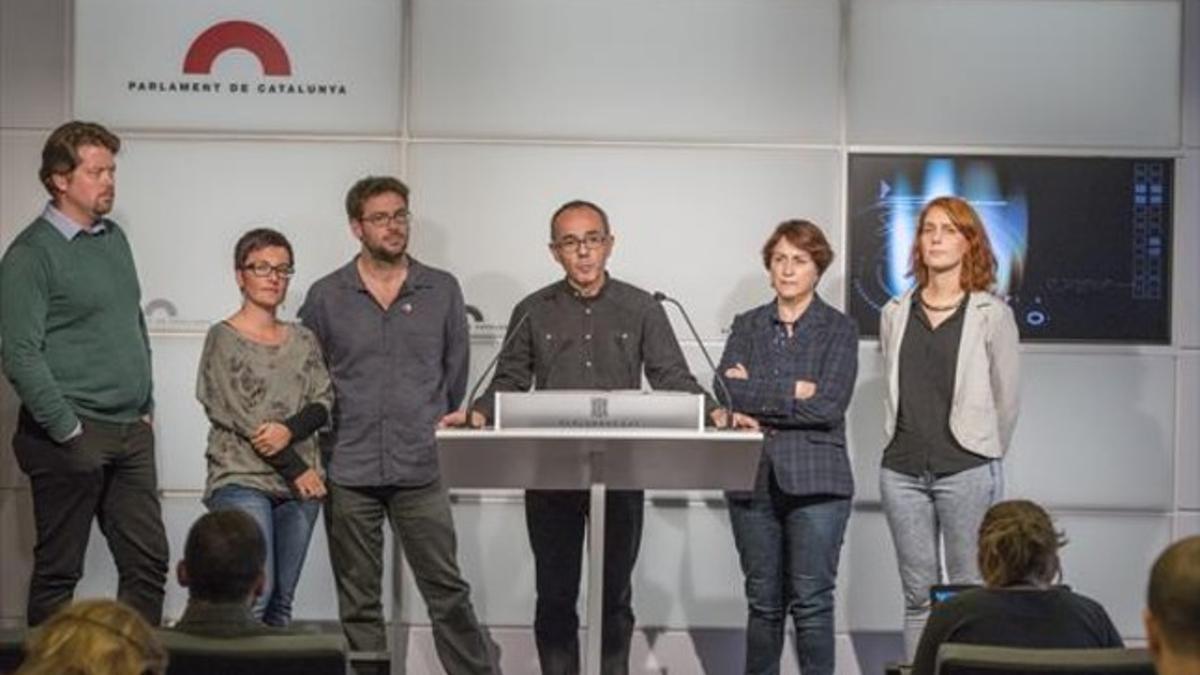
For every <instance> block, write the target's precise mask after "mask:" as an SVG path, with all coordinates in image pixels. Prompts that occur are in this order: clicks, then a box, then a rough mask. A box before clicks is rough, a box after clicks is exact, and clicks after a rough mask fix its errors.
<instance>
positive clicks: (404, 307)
mask: <svg viewBox="0 0 1200 675" xmlns="http://www.w3.org/2000/svg"><path fill="white" fill-rule="evenodd" d="M400 311H401V312H403V313H405V314H412V313H413V306H412V303H411V302H406V303H404V304H403V305H400Z"/></svg>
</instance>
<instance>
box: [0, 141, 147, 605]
mask: <svg viewBox="0 0 1200 675" xmlns="http://www.w3.org/2000/svg"><path fill="white" fill-rule="evenodd" d="M120 146H121V142H120V140H119V139H118V138H117V137H116V136H115V135H113V134H112V133H111V132H109V131H108V130H107V129H105V128H104V127H102V126H100V125H98V124H91V123H87V122H69V123H67V124H64V125H63V126H61V127H59V128H58V129H56V130H55V131H54V132H53V133H52V134H51V135H50V138H49V139H48V140H47V141H46V145H45V147H44V148H43V149H42V167H41V170H40V171H39V177H40V178H41V180H42V183H43V184H44V185H45V186H46V190H47V191H49V193H50V196H51V201H50V203H48V204H47V205H46V208H45V210H44V211H43V212H42V215H41V216H40V217H39V218H37V219H36V220H35V221H34V222H33V223H32V224H31V225H29V227H27V228H25V230H24V231H23V232H21V234H19V235H18V236H17V238H16V239H15V240H14V241H13V243H12V245H11V246H9V248H8V251H6V252H5V254H4V257H3V259H0V361H2V364H3V367H4V373H5V375H6V376H7V377H8V379H9V381H11V382H12V385H13V388H14V389H15V390H16V392H17V396H19V397H20V399H21V403H22V405H21V411H20V417H19V420H18V423H17V431H16V434H14V436H13V451H14V453H15V454H16V456H17V463H18V464H19V465H20V467H21V470H22V471H23V472H25V474H26V475H28V476H29V482H30V486H31V488H32V493H33V513H34V523H35V526H36V529H37V543H36V544H35V545H34V549H33V558H34V562H33V577H32V578H31V579H30V582H29V604H28V611H27V619H28V621H29V625H30V626H34V625H37V624H39V623H41V622H42V621H44V620H45V619H46V618H48V617H49V616H50V615H51V614H52V613H53V612H54V610H55V609H57V608H58V607H60V606H61V605H64V604H66V603H68V602H70V600H71V597H72V595H73V594H74V592H75V585H76V583H77V582H78V581H79V578H80V576H81V575H82V574H83V560H84V553H85V552H86V550H87V541H88V535H89V534H90V532H91V526H92V518H93V517H95V518H98V519H99V523H100V530H101V531H102V532H103V533H104V535H105V537H106V538H107V539H108V547H109V550H111V551H112V554H113V559H114V560H115V562H116V566H117V574H118V579H119V581H118V588H117V597H118V599H120V600H121V601H123V602H125V603H127V604H129V605H130V606H132V607H133V608H135V609H136V610H138V612H140V613H141V614H142V615H143V616H144V617H145V618H146V620H147V621H149V622H150V623H151V624H152V625H158V624H159V623H160V621H161V620H162V605H163V587H164V584H165V583H166V574H167V562H168V552H167V538H166V533H165V532H164V529H163V522H162V512H161V508H160V505H159V499H158V492H157V484H158V480H157V477H156V474H155V463H154V432H153V430H152V429H151V427H150V414H151V408H152V406H153V399H152V397H151V379H150V343H149V338H148V336H147V334H146V323H145V318H144V317H143V315H142V310H141V306H140V304H139V303H140V301H141V289H140V288H139V286H138V279H137V271H136V270H135V269H134V265H133V254H132V252H131V251H130V249H129V242H128V241H127V240H126V239H125V233H124V232H123V231H122V230H121V228H120V227H118V226H117V224H116V223H114V222H112V221H111V220H108V219H106V218H104V215H105V214H107V213H108V212H109V211H111V210H112V206H113V198H114V196H115V194H116V193H115V182H114V181H115V172H116V163H115V161H114V159H113V156H114V155H116V153H117V151H118V150H119V149H120Z"/></svg>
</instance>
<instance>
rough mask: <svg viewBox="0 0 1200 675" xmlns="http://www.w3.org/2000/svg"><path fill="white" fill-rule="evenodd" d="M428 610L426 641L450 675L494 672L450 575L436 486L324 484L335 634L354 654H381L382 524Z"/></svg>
mask: <svg viewBox="0 0 1200 675" xmlns="http://www.w3.org/2000/svg"><path fill="white" fill-rule="evenodd" d="M385 517H386V518H387V520H388V523H389V524H390V525H391V527H392V534H393V536H395V538H396V541H398V542H399V543H400V547H401V549H402V550H403V551H404V558H405V559H406V560H408V566H409V567H410V568H412V572H413V579H414V580H415V581H416V583H417V590H418V591H420V592H421V597H422V599H424V600H425V605H426V606H427V607H428V608H429V619H430V622H431V623H432V624H433V643H434V647H435V648H436V649H437V653H438V659H439V660H440V661H441V662H442V667H443V668H445V669H446V672H447V673H450V675H460V674H461V675H466V674H486V673H492V672H494V668H493V664H492V655H491V652H490V649H489V642H488V640H487V637H486V636H485V635H484V633H483V629H482V628H481V627H480V626H479V622H478V620H477V619H476V618H475V609H474V608H473V607H472V606H471V587H470V586H469V585H467V582H466V581H465V580H464V579H463V577H462V573H461V572H459V569H458V554H457V550H458V543H457V540H456V539H455V536H454V521H453V519H452V518H451V513H450V498H449V496H448V495H447V494H446V490H445V488H443V487H442V484H441V482H440V481H435V482H433V483H431V484H429V485H424V486H421V487H413V488H409V487H395V486H382V487H350V486H345V485H338V484H337V483H334V482H332V481H330V482H329V501H328V502H327V503H326V506H325V529H326V532H327V535H328V538H329V558H330V562H331V563H332V565H333V576H334V580H335V581H336V582H337V594H338V609H339V614H340V615H341V620H342V630H343V631H344V632H345V633H346V639H347V640H348V641H349V642H350V648H351V649H353V650H355V651H374V652H381V651H385V650H386V649H387V635H386V633H385V629H384V623H383V601H382V598H381V597H380V593H381V577H382V576H383V520H384V518H385Z"/></svg>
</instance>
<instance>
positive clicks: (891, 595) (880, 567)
mask: <svg viewBox="0 0 1200 675" xmlns="http://www.w3.org/2000/svg"><path fill="white" fill-rule="evenodd" d="M846 545H847V547H848V548H849V555H847V556H846V557H844V558H843V560H842V568H841V570H839V585H841V586H845V587H846V589H847V591H848V598H847V600H848V602H847V615H848V619H849V623H850V626H851V628H852V630H861V631H899V630H900V629H901V626H902V623H903V621H902V620H903V618H904V597H903V591H902V590H901V587H900V572H899V570H898V568H897V567H896V549H895V548H894V547H893V546H892V535H891V532H890V531H889V530H888V525H887V519H886V518H884V515H883V512H882V511H878V510H874V509H870V510H865V509H855V511H854V514H853V515H852V516H851V517H850V530H849V532H848V533H847V535H846Z"/></svg>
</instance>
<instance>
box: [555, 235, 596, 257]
mask: <svg viewBox="0 0 1200 675" xmlns="http://www.w3.org/2000/svg"><path fill="white" fill-rule="evenodd" d="M606 243H608V235H607V234H603V233H600V232H588V233H587V234H585V235H583V238H579V237H575V236H572V235H567V236H565V237H563V238H562V239H559V240H558V241H556V242H554V248H556V249H558V250H559V251H564V252H574V251H578V250H579V247H580V246H583V247H585V248H587V249H589V250H590V249H594V248H600V247H601V246H603V245H605V244H606Z"/></svg>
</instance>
